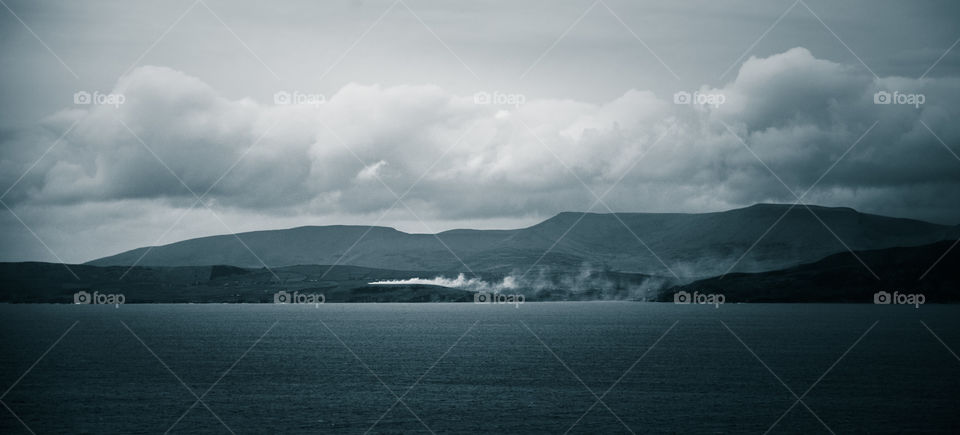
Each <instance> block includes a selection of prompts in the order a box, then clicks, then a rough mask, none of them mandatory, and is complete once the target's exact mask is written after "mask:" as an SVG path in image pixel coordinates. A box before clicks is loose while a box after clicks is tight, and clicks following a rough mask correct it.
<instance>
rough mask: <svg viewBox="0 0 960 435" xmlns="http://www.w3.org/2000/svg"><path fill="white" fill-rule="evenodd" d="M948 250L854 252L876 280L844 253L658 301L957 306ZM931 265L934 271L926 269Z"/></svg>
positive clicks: (956, 260) (958, 260)
mask: <svg viewBox="0 0 960 435" xmlns="http://www.w3.org/2000/svg"><path fill="white" fill-rule="evenodd" d="M953 244H954V241H942V242H937V243H933V244H930V245H924V246H917V247H910V248H887V249H877V250H871V251H859V252H857V253H856V254H857V256H858V257H859V258H860V259H861V260H863V262H864V263H866V264H867V265H868V266H870V269H871V270H873V271H874V272H875V273H876V274H877V275H878V276H879V277H880V279H879V280H877V278H876V277H874V276H873V275H872V274H871V273H870V271H868V270H867V268H865V267H864V266H863V264H861V263H860V261H859V260H857V258H855V257H854V256H853V255H852V254H851V253H849V252H844V253H840V254H834V255H830V256H828V257H826V258H824V259H821V260H819V261H816V262H813V263H808V264H802V265H799V266H795V267H791V268H788V269H784V270H776V271H771V272H763V273H732V274H729V275H727V276H725V277H713V278H708V279H704V280H699V281H695V282H692V283H689V284H686V285H683V286H676V287H673V288H670V289H667V290H665V291H664V292H662V293H661V295H660V298H659V299H660V300H662V301H672V300H673V294H674V292H677V291H680V290H683V291H687V292H688V293H692V292H694V291H697V292H700V293H713V294H723V295H724V296H725V297H726V300H727V302H855V303H871V302H873V295H874V293H876V292H879V291H886V292H888V293H891V294H892V293H893V292H899V293H901V294H923V295H924V296H925V298H926V302H927V303H945V302H957V301H960V247H954V249H952V250H950V247H951V246H952V245H953ZM948 250H949V253H947V252H948ZM944 253H947V254H946V255H944ZM941 257H942V258H941ZM938 261H939V262H938ZM934 263H936V267H933V268H932V269H931V266H933V265H934ZM928 270H929V273H928V272H927V271H928ZM921 277H923V279H920V278H921Z"/></svg>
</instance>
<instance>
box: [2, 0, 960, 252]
mask: <svg viewBox="0 0 960 435" xmlns="http://www.w3.org/2000/svg"><path fill="white" fill-rule="evenodd" d="M208 3H209V6H210V9H209V10H207V9H206V8H204V7H197V8H196V9H195V10H192V11H190V12H188V13H186V14H185V15H183V19H182V20H181V21H179V22H177V24H176V25H175V26H173V27H170V24H172V23H174V21H175V20H176V19H177V18H178V17H180V15H181V14H183V13H184V12H185V10H186V9H187V8H188V6H190V4H191V3H190V2H188V3H185V4H183V5H175V6H176V7H174V5H167V6H157V5H153V6H149V7H148V8H149V9H148V10H147V11H145V12H137V13H135V12H136V11H135V10H134V9H136V8H133V7H128V6H123V5H116V4H108V3H104V4H92V5H91V4H83V5H81V4H71V5H68V6H65V7H64V8H61V9H56V8H52V7H48V6H41V5H36V4H33V3H29V4H28V3H21V2H10V5H11V8H12V10H14V11H17V12H19V13H20V15H21V17H22V18H23V19H24V22H25V23H28V24H30V25H31V26H32V27H31V28H32V29H33V30H35V32H36V33H37V35H39V36H41V38H43V40H44V41H45V42H46V43H47V45H48V46H49V47H50V48H51V50H52V51H53V52H55V53H56V54H58V56H59V57H60V58H61V59H62V60H63V61H64V63H65V64H66V65H69V66H70V69H72V70H74V71H75V72H76V73H77V75H78V76H80V77H81V78H80V79H75V78H73V77H72V75H71V74H70V73H69V72H68V71H67V69H66V68H64V67H63V66H62V65H60V64H59V62H58V61H57V59H56V58H55V57H54V56H52V55H51V53H50V52H47V51H46V50H45V49H44V48H43V45H41V44H39V42H38V41H37V40H36V39H35V38H33V37H32V35H31V34H30V33H29V32H26V30H24V28H23V27H22V25H21V24H20V23H19V22H18V21H17V20H16V19H15V18H13V17H12V16H5V18H3V19H4V20H6V21H4V25H3V26H2V29H3V30H2V32H3V35H5V38H4V41H3V42H2V47H3V51H4V54H5V56H4V58H5V60H4V62H5V65H8V66H9V68H4V70H3V71H2V72H0V77H3V80H2V82H0V88H2V89H3V91H4V104H3V106H2V110H3V114H4V116H3V119H4V121H2V122H3V129H2V131H0V169H2V170H0V185H2V186H13V187H12V188H11V189H10V191H9V192H8V193H7V194H6V195H5V196H4V197H3V201H4V202H5V203H6V204H8V205H9V206H10V207H11V208H13V210H14V211H15V212H16V213H17V214H18V216H20V217H22V219H23V220H24V222H25V223H26V224H27V225H28V226H30V227H31V228H32V229H34V230H36V232H37V234H39V235H41V236H42V237H43V238H44V239H45V240H47V241H48V242H49V244H50V245H51V246H52V247H53V250H54V251H57V252H66V253H65V254H63V256H64V257H66V259H67V260H73V261H77V260H85V259H89V258H91V257H94V256H98V255H105V254H109V253H112V252H115V251H117V250H120V249H125V248H130V247H133V246H139V245H144V244H153V243H157V242H158V241H160V240H162V241H164V242H169V241H171V238H172V240H176V239H177V238H183V237H188V236H197V235H204V234H209V233H223V232H230V231H234V230H249V229H258V228H276V227H280V226H293V225H303V224H318V223H325V224H330V223H367V224H369V223H373V222H378V223H380V224H382V225H395V226H399V227H401V228H403V229H408V230H409V229H416V230H420V231H428V230H430V231H435V230H441V229H447V228H450V227H452V226H481V227H490V226H515V225H519V224H521V223H531V222H534V221H536V220H537V219H540V218H543V217H546V216H550V215H552V214H555V213H557V212H559V211H565V210H586V209H588V208H590V207H591V205H594V207H593V211H600V212H603V211H607V209H606V206H605V205H604V204H596V205H595V204H594V203H595V202H596V201H595V200H596V198H595V197H594V196H593V193H591V192H590V191H591V190H592V191H593V192H594V193H595V194H597V195H600V194H604V193H605V192H607V190H608V189H610V191H609V193H608V194H607V196H606V197H605V198H604V202H605V203H606V204H609V206H610V207H611V208H612V209H614V210H617V211H690V212H700V211H714V210H720V209H726V208H733V207H739V206H744V205H749V204H752V203H755V202H791V201H793V200H795V199H796V198H795V196H793V194H791V193H790V191H789V190H788V188H789V189H792V190H793V191H794V192H796V194H798V195H799V194H803V193H804V192H806V191H807V189H808V188H810V187H811V186H812V185H814V183H816V186H815V187H814V188H813V189H812V190H811V191H810V192H809V193H808V194H807V196H806V197H804V200H805V201H806V202H810V203H818V204H823V205H836V206H849V207H854V208H857V209H860V210H861V211H868V212H876V213H883V214H890V215H896V216H905V217H915V218H922V219H929V220H935V221H939V222H946V223H957V222H958V221H960V209H958V208H957V206H956V204H957V203H958V201H957V200H958V199H960V197H958V192H960V189H958V187H960V186H958V182H960V160H958V159H957V158H955V155H953V152H954V151H952V150H950V149H948V148H950V147H953V148H954V150H956V149H957V147H956V144H957V143H958V140H960V127H957V126H956V123H955V122H952V121H953V120H955V119H957V115H958V113H957V112H958V105H957V103H956V102H957V101H958V98H960V81H958V77H960V72H958V70H957V66H958V65H960V63H958V61H957V59H958V58H960V57H958V51H960V50H953V51H948V50H947V48H949V46H950V45H951V44H952V43H953V41H954V40H955V38H956V37H957V36H960V35H952V34H951V32H952V31H953V30H954V29H955V26H952V25H951V23H953V22H954V21H955V20H954V19H953V18H955V17H956V15H957V13H956V11H955V9H956V6H955V5H953V4H951V3H943V4H940V3H936V2H932V3H924V4H922V5H910V4H903V5H899V6H896V5H894V6H896V7H890V8H875V7H872V4H871V3H852V4H848V5H847V6H843V7H841V6H838V5H834V4H832V3H823V4H821V3H817V2H807V4H808V5H809V6H810V9H807V7H806V6H803V5H800V6H796V7H794V8H793V9H791V10H790V12H788V13H787V14H786V15H784V18H783V20H782V21H780V22H779V24H778V25H777V26H775V27H774V28H772V29H771V31H770V32H769V34H766V35H765V36H764V37H763V38H760V39H759V40H758V39H757V38H758V37H759V36H760V35H761V34H764V31H765V30H767V29H768V28H769V26H770V25H771V24H772V23H773V22H774V21H775V20H776V19H777V18H778V17H779V16H780V15H781V14H783V13H784V12H785V11H786V10H787V8H788V7H789V6H791V4H793V2H789V1H788V2H784V3H782V4H780V3H772V2H764V3H762V4H751V5H749V6H747V5H746V4H732V5H729V6H728V5H724V6H718V5H715V4H714V3H712V2H702V3H697V2H694V3H690V4H683V5H663V6H645V5H640V4H635V3H629V2H616V1H609V2H606V3H607V5H606V6H609V9H608V8H607V7H606V6H603V5H601V6H596V7H595V8H593V9H590V10H589V12H587V9H588V7H589V6H590V5H591V2H585V3H583V4H579V3H565V4H564V5H562V6H560V7H558V9H556V10H555V11H554V13H551V14H548V15H546V16H544V15H543V11H542V10H540V9H539V8H536V7H533V6H530V5H513V4H507V3H495V2H494V3H490V4H487V3H478V4H474V5H471V9H470V10H469V11H463V10H456V11H454V10H452V9H451V8H450V7H449V6H447V5H446V4H444V3H430V2H423V3H421V2H415V1H410V2H409V6H410V9H409V10H408V9H406V8H405V7H400V6H398V7H396V9H395V10H390V11H389V12H388V13H387V14H385V15H382V18H383V19H382V20H381V21H380V22H377V21H376V20H377V19H378V18H380V17H381V14H383V13H384V12H385V11H386V9H387V7H388V6H389V5H390V4H391V3H390V2H386V3H378V2H366V3H342V4H340V3H338V4H332V5H326V6H317V5H315V4H312V3H309V4H308V3H304V4H302V5H299V6H296V7H291V8H288V9H284V8H280V9H277V8H264V7H262V6H258V5H255V4H251V5H246V6H245V7H240V5H237V4H233V3H229V4H228V3H218V2H215V1H210V2H208ZM864 8H869V10H870V14H869V15H864ZM214 12H216V13H217V14H218V15H217V17H219V18H222V19H223V23H226V24H229V25H230V26H231V30H235V32H233V34H231V31H228V30H227V29H226V28H224V27H223V25H221V24H220V22H219V21H218V20H217V19H216V18H215V17H214V15H213V13H214ZM584 12H587V13H585V14H584ZM812 12H816V13H817V15H814V14H813V13H812ZM581 15H582V19H581V20H580V21H576V20H577V19H578V17H580V16H581ZM147 16H150V17H152V18H150V19H148V18H145V17H147ZM818 18H822V19H823V22H822V23H821V21H820V20H819V19H818ZM421 19H422V20H423V21H422V22H421ZM574 22H576V23H577V24H576V25H575V26H572V27H571V24H573V23H574ZM374 23H377V25H376V26H373V27H371V25H372V24H374ZM480 23H482V24H483V26H480V25H479V24H480ZM424 24H426V25H427V26H425V25H424ZM826 25H829V26H830V29H829V30H828V29H827V28H826ZM878 26H879V27H880V28H883V29H884V31H877V30H876V29H877V27H878ZM568 29H569V32H565V31H566V30H568ZM167 30H169V33H168V34H165V33H164V32H165V31H167ZM368 30H369V33H365V32H366V31H368ZM830 30H833V31H834V32H835V33H836V34H837V36H834V35H833V34H831V32H830ZM431 32H432V33H431ZM160 35H165V36H164V37H163V38H162V39H161V40H159V41H158V39H157V38H158V36H160ZM561 35H564V36H563V38H560V39H557V38H558V37H560V36H561ZM235 36H236V37H235ZM360 36H363V38H362V39H361V40H359V42H358V38H359V37H360ZM237 37H239V38H241V39H238V38H237ZM438 38H439V39H438ZM840 38H842V40H841V39H840ZM155 42H156V45H155V46H154V45H153V44H154V43H155ZM354 42H358V43H357V44H356V46H355V47H352V46H351V44H353V43H354ZM754 42H756V44H755V45H751V44H753V43H754ZM845 44H846V45H847V47H845V46H844V45H845ZM748 47H749V48H750V49H749V50H748ZM848 47H849V49H848ZM348 48H350V49H349V50H347V49H348ZM145 50H146V51H145ZM744 50H746V51H744ZM107 51H109V53H107ZM115 53H121V54H115ZM214 54H215V55H214ZM741 56H742V57H741ZM858 57H859V59H858ZM861 60H863V62H861ZM151 64H152V65H158V66H139V65H151ZM728 67H730V69H729V72H728V73H726V74H724V71H725V69H727V68H728ZM125 72H126V73H125ZM874 74H876V76H875V75H874ZM118 76H119V77H120V78H119V79H117V78H116V77H118ZM921 76H923V77H922V78H916V77H921ZM478 78H479V80H478ZM38 83H39V84H42V86H37V84H38ZM81 90H85V91H89V92H91V93H94V95H96V94H95V93H96V92H99V93H100V94H101V95H102V94H111V93H113V94H116V95H122V96H123V101H122V104H116V105H109V104H90V105H74V104H71V103H73V101H72V100H71V97H72V96H73V95H74V93H75V92H78V91H81ZM97 90H99V91H97ZM281 91H286V92H289V93H291V97H293V98H296V97H297V96H298V95H299V96H300V97H306V98H307V99H306V100H304V101H301V102H307V103H311V100H310V98H311V96H313V97H316V96H317V94H323V95H324V96H323V97H322V98H321V99H322V100H323V101H322V104H276V103H275V101H274V99H273V98H274V94H275V93H277V92H281ZM477 92H481V93H484V92H485V93H487V94H490V95H491V96H492V97H493V98H494V99H496V98H498V96H499V97H501V98H503V99H506V100H511V99H512V100H513V101H512V102H513V103H517V102H519V103H522V104H499V105H497V104H477V103H476V101H475V97H476V95H477ZM677 92H687V93H689V96H690V97H692V98H697V97H702V98H713V100H711V101H707V104H705V105H700V104H676V103H675V100H674V94H675V93H677ZM878 92H889V93H890V94H891V96H904V95H922V96H923V97H924V101H923V103H922V104H917V105H907V104H876V103H875V101H874V97H875V95H876V94H877V93H878ZM718 97H722V101H717V100H716V98H718ZM517 98H520V100H517ZM314 102H316V101H314ZM898 102H899V101H898ZM711 103H717V104H715V105H711ZM41 115H42V116H41ZM37 118H40V120H39V121H35V119H37ZM71 126H73V127H72V129H71V130H70V131H69V133H67V134H66V135H65V136H64V137H63V139H62V140H61V141H59V142H56V141H57V139H58V138H59V137H60V136H61V135H63V134H64V132H66V131H67V130H68V129H70V128H71ZM871 126H873V127H872V129H871ZM868 129H869V132H868V133H867V134H866V135H864V133H865V132H867V131H868ZM861 136H863V137H862V139H861ZM938 137H939V138H938ZM858 139H860V142H859V143H857V141H858ZM741 140H742V141H744V142H745V144H746V145H745V144H744V143H742V142H741ZM941 140H942V141H943V142H944V143H945V144H946V145H947V146H944V143H941ZM141 141H142V143H141ZM854 143H857V145H856V146H855V147H854V148H852V149H851V146H852V145H853V144H854ZM54 144H55V145H54ZM51 146H52V147H51ZM48 150H49V151H48ZM754 153H755V154H756V155H754ZM841 156H842V157H843V158H842V160H840V161H839V163H838V162H837V161H838V159H840V158H841ZM41 157H42V158H41ZM757 157H759V159H758V158H757ZM835 163H836V164H835ZM834 165H835V166H834ZM771 170H772V172H773V174H771ZM828 170H829V173H828V174H827V175H826V176H823V177H822V179H821V176H822V175H823V174H824V173H825V172H826V171H828ZM21 174H23V176H22V178H21ZM621 178H622V179H621ZM778 178H779V179H780V180H783V181H784V182H785V183H786V184H787V187H785V186H783V185H782V184H781V183H780V181H779V180H778ZM384 185H386V187H385V186H384ZM411 186H413V187H412V188H411ZM4 189H6V187H4ZM208 189H209V194H208V195H206V196H205V197H204V204H203V205H201V206H199V207H198V208H197V209H194V210H193V211H187V209H188V207H190V206H191V205H193V204H194V203H195V201H196V197H195V196H194V193H195V194H197V195H203V194H204V193H206V192H207V191H208ZM408 189H410V191H409V192H408V193H407V190H408ZM391 190H392V193H391ZM395 194H396V195H406V196H405V197H404V201H403V204H402V205H398V206H396V207H395V208H394V209H392V210H391V211H388V209H389V208H390V207H391V205H393V204H394V203H395V201H396V197H395V196H394V195H395ZM207 206H209V207H210V208H211V209H213V210H216V211H217V212H218V213H221V214H223V215H224V216H226V220H227V221H229V222H230V223H231V225H230V226H229V227H228V226H225V225H221V221H220V220H219V218H212V217H210V216H209V215H208V214H209V213H208V210H207V209H206V207H207ZM408 207H409V209H408ZM184 216H185V217H184ZM381 216H383V217H382V219H381ZM0 219H3V232H2V234H0V238H2V242H3V245H4V246H7V247H8V248H7V249H6V250H3V251H2V252H0V254H2V255H3V256H4V258H47V259H49V252H47V251H46V250H45V249H44V248H43V247H42V246H41V245H37V242H36V241H35V240H34V239H33V237H32V236H31V235H30V233H29V232H26V230H25V228H24V227H23V226H22V225H21V224H20V223H19V222H18V221H17V220H16V219H15V218H14V217H13V215H11V214H7V215H4V217H2V218H0ZM180 219H182V221H181V220H180ZM421 219H422V220H423V222H420V220H421ZM168 228H170V230H168ZM182 228H189V230H184V229H182ZM164 237H167V238H164ZM81 247H82V248H81Z"/></svg>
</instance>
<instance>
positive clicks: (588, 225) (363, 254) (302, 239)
mask: <svg viewBox="0 0 960 435" xmlns="http://www.w3.org/2000/svg"><path fill="white" fill-rule="evenodd" d="M778 220H779V222H778ZM775 223H776V225H775V226H774V224H775ZM771 227H772V228H771ZM765 233H766V235H765V236H763V235H764V234H765ZM361 236H362V238H361ZM761 236H763V238H762V240H760V239H761ZM958 237H960V227H957V226H948V225H938V224H933V223H929V222H923V221H918V220H912V219H900V218H891V217H885V216H878V215H872V214H866V213H860V212H857V211H856V210H853V209H850V208H833V207H819V206H810V208H809V209H807V208H805V207H803V206H796V207H793V208H791V207H790V206H789V205H782V204H758V205H754V206H751V207H746V208H741V209H735V210H729V211H724V212H715V213H699V214H688V213H616V214H597V213H586V214H584V213H578V212H565V213H560V214H558V215H556V216H554V217H552V218H550V219H547V220H545V221H543V222H541V223H539V224H536V225H533V226H531V227H527V228H522V229H515V230H451V231H445V232H442V233H438V234H436V235H433V234H409V233H404V232H401V231H397V230H395V229H393V228H386V227H367V226H343V225H336V226H322V227H317V226H309V227H299V228H292V229H286V230H272V231H254V232H248V233H240V234H236V235H232V234H231V235H219V236H210V237H202V238H197V239H190V240H185V241H182V242H177V243H172V244H169V245H164V246H157V247H153V248H146V247H145V248H138V249H134V250H131V251H127V252H123V253H120V254H117V255H113V256H109V257H105V258H101V259H97V260H94V261H91V262H89V263H87V264H90V265H97V266H116V265H127V266H128V265H132V264H138V265H145V266H208V265H217V264H221V265H232V266H238V267H262V266H263V265H264V264H265V265H267V266H269V267H282V266H290V265H297V264H345V265H354V266H364V267H372V268H383V269H406V270H431V271H443V272H456V271H467V270H468V268H467V267H465V266H464V264H466V265H467V266H469V270H472V271H475V272H479V271H499V272H505V271H513V270H517V271H521V272H522V271H525V270H527V269H528V268H530V267H531V266H532V265H534V264H536V265H537V266H539V267H543V268H572V267H577V268H581V267H583V266H584V265H589V266H590V267H594V268H597V269H600V270H612V271H622V272H635V273H646V274H654V275H664V276H667V275H672V274H676V275H678V276H680V277H683V278H697V277H706V276H713V275H719V274H721V273H724V272H726V271H727V269H728V268H730V267H731V266H733V265H734V263H736V267H735V268H734V269H733V271H739V272H760V271H767V270H775V269H782V268H785V267H790V266H794V265H797V264H802V263H808V262H812V261H815V260H818V259H820V258H823V257H825V256H827V255H830V254H834V253H838V252H845V251H847V250H848V249H851V250H870V249H880V248H889V247H898V246H918V245H924V244H929V243H933V242H937V241H940V240H947V239H955V238H958ZM358 239H359V242H358ZM758 240H760V241H759V242H758ZM641 241H642V242H641ZM754 244H755V245H754ZM751 247H752V248H751ZM248 248H249V249H248ZM448 248H449V249H448ZM748 250H749V253H747V255H746V256H744V257H743V258H742V259H741V260H740V261H739V262H738V261H737V260H738V259H739V258H740V257H741V256H743V255H744V253H746V252H748ZM451 251H452V253H451ZM548 251H549V252H548ZM253 253H256V255H254V254H253ZM454 254H455V255H454ZM341 256H342V259H341ZM141 257H142V258H141ZM541 257H542V258H541ZM461 261H462V263H461Z"/></svg>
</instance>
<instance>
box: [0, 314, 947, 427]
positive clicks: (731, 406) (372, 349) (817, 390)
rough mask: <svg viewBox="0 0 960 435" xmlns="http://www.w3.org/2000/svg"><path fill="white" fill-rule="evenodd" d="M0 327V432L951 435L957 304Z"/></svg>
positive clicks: (34, 318)
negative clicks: (927, 434)
mask: <svg viewBox="0 0 960 435" xmlns="http://www.w3.org/2000/svg"><path fill="white" fill-rule="evenodd" d="M725 325H726V326H725ZM924 325H926V326H924ZM71 326H72V328H73V329H70V331H69V333H67V334H66V335H65V336H63V338H62V340H61V341H60V342H59V343H58V344H56V345H55V346H53V347H52V349H51V350H49V353H47V354H46V355H45V356H43V357H42V358H41V356H42V355H44V352H45V351H47V350H48V349H49V348H50V347H51V345H53V344H54V342H56V341H57V339H58V338H60V337H61V336H62V335H63V334H64V332H65V331H67V330H68V329H69V328H71ZM128 327H129V329H128ZM671 327H672V329H671ZM727 327H729V330H728V329H727ZM871 327H872V329H870V328H871ZM927 327H929V328H930V330H932V331H933V332H934V333H935V334H936V336H939V338H940V339H942V340H943V343H941V342H940V341H939V340H938V339H937V337H935V335H934V334H933V333H931V332H930V331H929V330H928V329H927ZM0 328H2V337H0V369H2V383H0V388H2V390H3V391H5V392H4V393H0V394H3V396H2V399H0V400H2V404H3V405H5V406H6V407H8V409H0V433H4V434H8V433H9V434H14V433H28V429H27V428H29V429H30V430H32V431H33V432H35V433H37V434H41V433H163V432H167V431H168V430H169V432H170V433H229V432H230V431H232V432H235V433H238V434H239V433H254V434H266V433H364V432H367V431H368V430H369V431H370V432H371V433H411V432H428V431H432V432H435V433H468V432H481V433H564V432H566V431H568V430H569V431H570V433H591V434H597V433H628V432H635V433H723V432H726V433H763V432H766V431H768V430H770V432H771V433H824V432H829V431H833V432H836V433H849V432H862V433H868V432H869V433H887V432H890V433H892V432H940V433H947V432H953V433H957V432H960V416H958V414H960V360H958V359H957V357H956V355H953V354H952V353H951V351H950V350H949V349H948V348H947V346H949V347H950V348H953V349H954V350H960V307H958V306H935V305H926V306H921V307H920V308H919V309H915V308H913V307H904V306H891V305H883V306H874V305H812V304H804V305H800V304H797V305H788V304H782V305H732V304H730V305H724V306H721V307H720V308H719V309H717V308H714V307H712V306H696V305H673V304H641V303H626V302H624V303H613V302H611V303H542V304H533V303H528V304H525V305H522V306H520V307H519V308H514V307H512V306H497V305H475V304H380V305H377V304H365V305H339V304H327V305H321V306H319V307H314V306H312V305H311V306H292V305H283V306H275V305H125V306H120V307H119V308H114V307H113V306H95V305H35V306H29V305H0ZM868 330H869V332H867V331H868ZM668 331H669V332H668ZM865 332H866V335H864V333H865ZM665 333H666V334H665ZM264 334H265V335H264ZM664 334H665V335H664ZM861 338H862V339H861ZM141 340H142V342H141ZM658 340H659V341H658ZM741 340H742V342H741ZM858 340H860V341H858ZM855 343H856V344H855ZM944 343H945V344H944ZM748 347H749V349H748ZM38 359H39V361H38ZM34 364H35V365H34ZM794 394H795V395H796V396H794ZM198 397H200V398H201V399H202V400H201V401H200V402H198V401H197V398H198ZM398 397H400V398H402V400H401V401H399V402H398V400H397V399H398ZM797 397H800V398H802V401H801V402H799V403H797ZM598 398H599V399H601V400H600V401H598ZM18 418H19V419H20V420H22V422H21V421H18Z"/></svg>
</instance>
